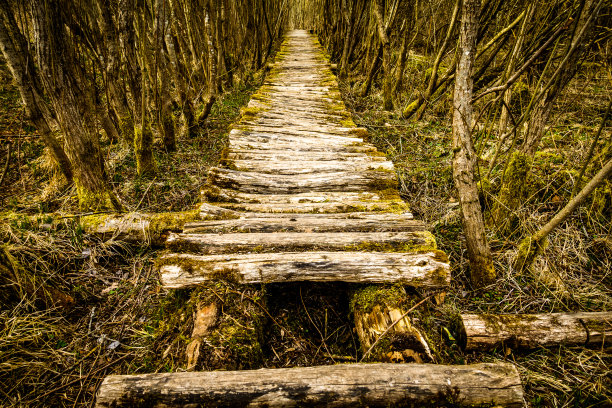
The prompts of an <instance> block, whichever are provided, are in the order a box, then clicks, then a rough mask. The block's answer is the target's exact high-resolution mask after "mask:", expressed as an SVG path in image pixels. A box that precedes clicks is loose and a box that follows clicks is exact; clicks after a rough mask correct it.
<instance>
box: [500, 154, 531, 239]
mask: <svg viewBox="0 0 612 408" xmlns="http://www.w3.org/2000/svg"><path fill="white" fill-rule="evenodd" d="M531 164H532V163H531V159H530V158H529V156H527V155H526V154H525V153H522V152H520V151H515V152H514V153H513V154H512V156H511V157H510V162H509V163H508V168H507V169H506V172H505V173H504V182H503V185H502V187H501V189H500V192H499V198H498V201H497V203H496V204H495V206H494V208H493V216H494V217H495V220H496V221H497V225H499V226H500V232H501V233H503V234H506V235H508V234H511V233H512V232H513V231H514V230H515V229H516V226H517V223H518V219H517V218H516V216H515V215H514V211H515V210H516V209H517V208H518V207H519V206H520V205H521V203H522V202H523V201H524V200H525V196H526V188H525V185H526V180H527V176H528V174H529V171H530V170H531Z"/></svg>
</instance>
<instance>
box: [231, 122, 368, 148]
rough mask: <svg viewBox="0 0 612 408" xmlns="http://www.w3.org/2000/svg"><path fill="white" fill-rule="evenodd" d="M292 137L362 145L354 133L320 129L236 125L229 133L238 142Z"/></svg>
mask: <svg viewBox="0 0 612 408" xmlns="http://www.w3.org/2000/svg"><path fill="white" fill-rule="evenodd" d="M281 136H284V137H286V138H289V137H292V139H291V140H303V139H307V140H310V139H313V140H315V141H317V142H321V141H328V142H340V143H352V144H355V143H363V139H361V138H359V137H357V136H356V135H355V134H354V133H350V132H344V131H336V132H323V131H321V130H320V129H317V130H312V129H309V128H307V127H303V128H302V127H298V126H295V127H293V126H292V127H271V126H253V127H251V126H241V125H236V127H234V128H233V129H232V130H231V131H230V133H229V137H230V139H234V140H240V139H243V138H247V139H248V138H249V137H262V138H267V139H273V138H279V137H281Z"/></svg>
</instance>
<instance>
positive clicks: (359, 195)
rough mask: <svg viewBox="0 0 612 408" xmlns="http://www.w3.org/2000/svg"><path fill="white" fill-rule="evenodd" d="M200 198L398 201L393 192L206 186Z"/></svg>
mask: <svg viewBox="0 0 612 408" xmlns="http://www.w3.org/2000/svg"><path fill="white" fill-rule="evenodd" d="M202 197H203V198H204V199H205V200H206V201H209V202H225V203H251V204H300V203H303V204H307V203H331V202H335V203H354V202H362V201H382V200H385V201H389V200H396V201H400V196H399V193H398V192H397V191H395V190H390V191H385V192H384V194H383V193H377V192H371V191H363V192H359V191H321V192H308V193H298V194H251V193H243V192H241V191H238V190H232V189H225V188H219V187H216V186H210V185H209V186H206V187H205V188H204V189H202Z"/></svg>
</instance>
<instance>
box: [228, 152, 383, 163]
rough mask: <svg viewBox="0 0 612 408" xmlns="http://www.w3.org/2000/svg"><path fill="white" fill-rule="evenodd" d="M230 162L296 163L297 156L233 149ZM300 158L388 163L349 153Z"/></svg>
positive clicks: (321, 154) (311, 155) (316, 153)
mask: <svg viewBox="0 0 612 408" xmlns="http://www.w3.org/2000/svg"><path fill="white" fill-rule="evenodd" d="M227 157H228V158H229V159H230V160H266V161H291V162H295V158H296V155H295V153H294V152H292V151H286V150H272V149H266V150H256V149H248V150H245V149H233V150H231V151H229V152H228V154H227ZM300 158H303V159H305V160H310V161H316V160H319V161H348V162H377V161H378V162H380V161H386V160H387V159H386V157H385V156H384V155H382V156H372V155H368V154H365V153H347V152H302V153H300Z"/></svg>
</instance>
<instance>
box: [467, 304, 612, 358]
mask: <svg viewBox="0 0 612 408" xmlns="http://www.w3.org/2000/svg"><path fill="white" fill-rule="evenodd" d="M461 322H462V326H463V332H464V333H463V335H464V336H465V338H464V343H465V349H466V350H479V351H480V350H487V349H491V348H494V347H496V346H500V345H502V344H504V345H507V346H509V347H512V348H525V349H530V348H535V347H540V346H542V347H550V346H557V345H559V344H565V345H590V346H602V345H610V344H612V312H581V313H548V314H512V315H509V314H500V315H495V314H462V315H461Z"/></svg>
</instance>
